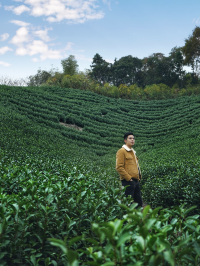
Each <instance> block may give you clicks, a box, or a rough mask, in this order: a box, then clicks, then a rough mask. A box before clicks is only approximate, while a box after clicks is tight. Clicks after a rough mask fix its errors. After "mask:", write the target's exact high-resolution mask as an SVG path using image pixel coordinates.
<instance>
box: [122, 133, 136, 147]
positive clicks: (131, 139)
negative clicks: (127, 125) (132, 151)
mask: <svg viewBox="0 0 200 266" xmlns="http://www.w3.org/2000/svg"><path fill="white" fill-rule="evenodd" d="M124 142H125V144H126V145H127V146H128V147H132V146H133V145H134V144H135V137H134V136H133V135H129V136H128V137H127V139H125V140H124Z"/></svg>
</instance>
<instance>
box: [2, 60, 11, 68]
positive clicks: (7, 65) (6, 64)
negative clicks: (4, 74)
mask: <svg viewBox="0 0 200 266" xmlns="http://www.w3.org/2000/svg"><path fill="white" fill-rule="evenodd" d="M0 65H2V66H5V67H9V66H11V64H9V63H6V62H2V61H0Z"/></svg>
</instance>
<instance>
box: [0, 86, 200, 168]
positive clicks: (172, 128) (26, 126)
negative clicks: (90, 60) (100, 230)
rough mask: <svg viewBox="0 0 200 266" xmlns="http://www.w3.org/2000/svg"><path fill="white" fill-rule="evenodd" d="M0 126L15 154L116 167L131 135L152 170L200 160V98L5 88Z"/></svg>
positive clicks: (0, 94)
mask: <svg viewBox="0 0 200 266" xmlns="http://www.w3.org/2000/svg"><path fill="white" fill-rule="evenodd" d="M59 121H61V122H66V123H72V124H73V123H75V124H77V125H78V126H80V127H83V131H77V130H75V129H71V128H66V127H63V126H62V125H60V124H59ZM0 127H1V131H0V146H1V149H3V150H7V151H11V150H12V153H13V154H18V155H19V156H21V155H23V154H31V153H33V154H42V155H44V154H45V156H46V157H53V158H54V157H59V158H60V159H65V160H67V159H69V160H75V159H76V160H79V158H80V157H81V158H83V159H84V160H86V161H87V160H89V161H91V160H92V161H97V162H98V164H99V162H101V163H102V165H105V164H106V165H107V166H109V165H110V166H111V167H112V168H114V163H115V153H116V151H117V150H118V149H119V148H120V147H121V145H122V144H123V138H122V137H123V134H124V132H126V131H129V130H130V131H133V132H134V134H135V138H136V145H135V149H136V150H137V154H138V156H139V157H140V163H141V165H142V166H143V167H145V168H148V166H149V165H153V164H163V163H169V164H171V163H172V162H177V161H180V160H185V158H187V159H188V158H191V160H196V158H198V157H199V155H200V152H199V150H200V141H199V140H200V133H199V132H200V130H199V129H200V96H191V97H182V98H178V99H174V100H166V101H164V100H162V101H150V102H142V101H140V102H138V101H128V100H123V99H113V98H108V97H104V96H100V95H97V94H94V93H91V92H87V91H81V90H73V89H63V88H34V87H33V88H22V87H21V88H20V87H6V86H0ZM99 155H100V156H101V157H99ZM99 158H101V159H100V160H99ZM113 173H114V172H113Z"/></svg>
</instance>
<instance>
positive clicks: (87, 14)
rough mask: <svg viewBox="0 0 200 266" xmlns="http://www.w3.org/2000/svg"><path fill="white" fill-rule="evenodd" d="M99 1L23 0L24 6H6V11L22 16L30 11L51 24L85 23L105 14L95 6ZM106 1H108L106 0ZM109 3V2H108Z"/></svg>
mask: <svg viewBox="0 0 200 266" xmlns="http://www.w3.org/2000/svg"><path fill="white" fill-rule="evenodd" d="M96 1H97V0H22V1H20V2H23V3H24V5H20V6H18V7H14V6H5V9H6V10H11V11H13V12H14V13H15V14H16V15H20V14H22V13H23V12H25V11H28V12H29V13H30V15H32V16H35V17H39V16H44V17H46V20H47V21H49V22H59V21H62V20H67V21H68V22H74V23H84V22H85V21H86V20H91V19H101V18H103V17H104V13H103V12H102V11H101V10H98V8H99V7H98V6H97V5H95V2H96ZM104 1H106V0H104ZM108 2H109V1H108Z"/></svg>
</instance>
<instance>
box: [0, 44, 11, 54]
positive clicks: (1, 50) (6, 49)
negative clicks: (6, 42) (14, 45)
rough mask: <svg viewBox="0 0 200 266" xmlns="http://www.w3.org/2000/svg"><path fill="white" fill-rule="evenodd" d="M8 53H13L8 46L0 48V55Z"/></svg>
mask: <svg viewBox="0 0 200 266" xmlns="http://www.w3.org/2000/svg"><path fill="white" fill-rule="evenodd" d="M8 51H13V49H11V48H10V47H8V46H4V47H1V48H0V54H5V53H6V52H8Z"/></svg>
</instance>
